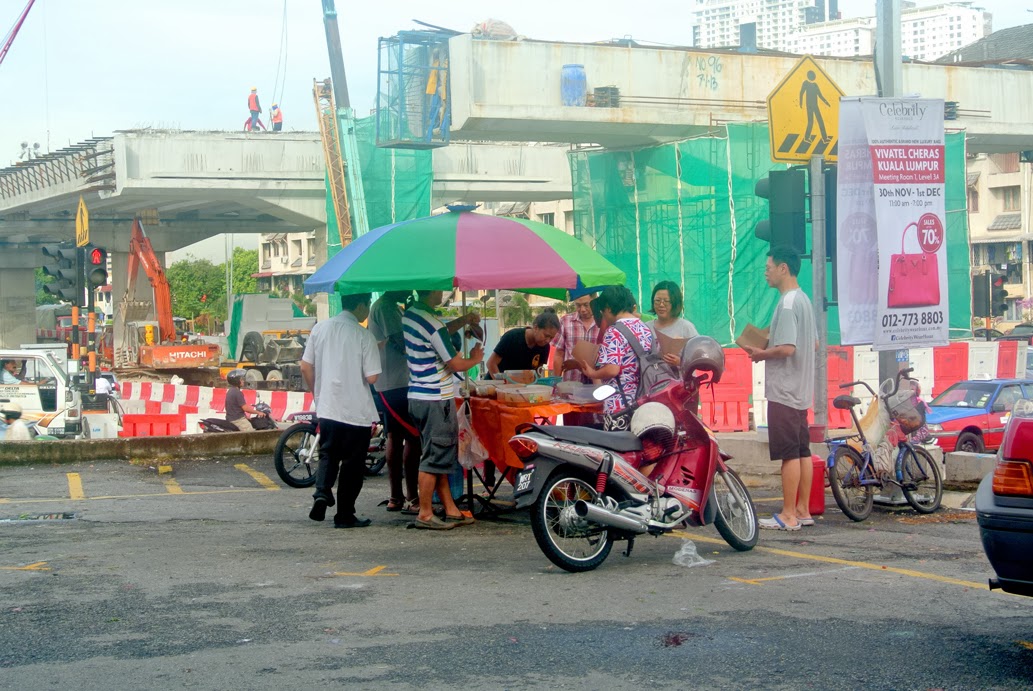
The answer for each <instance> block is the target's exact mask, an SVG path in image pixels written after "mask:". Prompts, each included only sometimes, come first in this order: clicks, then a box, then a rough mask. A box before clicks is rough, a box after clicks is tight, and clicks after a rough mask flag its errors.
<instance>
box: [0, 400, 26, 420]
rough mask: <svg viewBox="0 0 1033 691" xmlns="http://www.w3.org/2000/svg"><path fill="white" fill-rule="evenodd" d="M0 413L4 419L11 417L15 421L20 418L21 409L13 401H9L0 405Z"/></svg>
mask: <svg viewBox="0 0 1033 691" xmlns="http://www.w3.org/2000/svg"><path fill="white" fill-rule="evenodd" d="M0 413H2V414H3V416H4V417H11V418H14V419H15V420H17V419H18V418H20V417H21V416H22V407H21V406H20V405H19V404H17V403H15V402H14V401H10V402H8V403H4V404H3V405H0Z"/></svg>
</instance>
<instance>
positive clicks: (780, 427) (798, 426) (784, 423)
mask: <svg viewBox="0 0 1033 691" xmlns="http://www.w3.org/2000/svg"><path fill="white" fill-rule="evenodd" d="M768 454H769V455H770V457H771V460H773V461H790V460H792V459H794V458H810V457H811V432H810V428H809V426H808V424H807V411H806V410H797V409H796V408H790V407H789V406H787V405H782V404H781V403H775V402H774V401H768Z"/></svg>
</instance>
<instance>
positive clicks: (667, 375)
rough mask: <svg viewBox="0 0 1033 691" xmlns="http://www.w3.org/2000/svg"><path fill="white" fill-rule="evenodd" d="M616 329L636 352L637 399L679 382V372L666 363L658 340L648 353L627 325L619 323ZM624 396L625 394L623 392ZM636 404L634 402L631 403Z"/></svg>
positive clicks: (654, 340)
mask: <svg viewBox="0 0 1033 691" xmlns="http://www.w3.org/2000/svg"><path fill="white" fill-rule="evenodd" d="M614 327H615V328H616V329H617V331H619V332H620V333H621V335H622V336H624V338H625V339H626V340H627V341H628V344H629V345H630V346H631V349H632V350H633V351H635V357H636V358H637V359H638V390H637V391H636V392H635V399H636V400H638V399H640V398H643V397H644V396H649V395H650V394H653V393H656V392H657V391H659V390H661V389H663V388H664V387H666V386H667V385H668V384H670V383H671V382H672V381H677V379H678V372H677V371H675V369H674V367H672V366H671V365H669V364H667V363H666V362H664V356H663V353H661V352H660V348H659V346H658V345H657V339H655V338H654V339H653V348H652V350H650V351H649V352H648V353H647V352H646V350H645V348H643V347H642V343H641V342H640V341H639V340H638V337H636V336H635V334H634V333H632V331H631V329H629V328H628V327H627V326H626V325H624V324H621V323H620V322H617V323H616V324H614ZM618 388H620V387H618ZM622 395H623V392H622ZM631 403H634V401H631Z"/></svg>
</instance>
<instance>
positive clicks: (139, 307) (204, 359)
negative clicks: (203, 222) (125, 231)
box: [115, 218, 221, 381]
mask: <svg viewBox="0 0 1033 691" xmlns="http://www.w3.org/2000/svg"><path fill="white" fill-rule="evenodd" d="M141 267H143V269H144V271H145V272H146V274H147V279H148V280H149V281H150V282H151V287H152V288H153V289H154V302H153V303H150V302H146V301H144V302H139V301H135V300H133V296H134V295H135V294H136V279H137V274H138V273H139V271H140V268H141ZM152 305H153V309H154V315H155V320H152V321H147V320H146V317H147V316H148V314H149V313H150V311H151V307H152ZM118 310H119V315H120V317H121V322H122V324H123V325H124V327H125V332H124V337H123V342H122V345H121V346H120V347H119V348H117V349H116V351H115V369H117V370H126V369H135V370H138V371H139V370H144V371H154V372H156V373H157V372H160V373H163V374H168V375H172V374H179V375H180V376H182V377H183V378H184V379H185V380H187V381H190V380H196V379H197V378H198V375H200V374H202V372H203V371H204V370H205V368H214V371H215V372H216V373H217V372H218V371H219V361H220V359H221V349H220V348H219V346H218V345H217V344H215V343H203V342H193V343H182V342H180V341H178V340H177V338H176V326H175V323H174V322H173V319H172V294H171V292H170V291H169V282H168V279H167V278H165V271H164V270H163V269H162V268H161V263H160V262H159V261H158V257H157V255H155V253H154V249H153V248H152V247H151V241H150V240H149V239H148V238H147V234H146V233H145V232H144V229H143V224H142V223H140V219H139V218H136V219H133V231H132V235H131V237H130V240H129V276H128V277H127V283H126V292H125V295H124V296H123V298H122V302H121V303H120V304H119V306H118Z"/></svg>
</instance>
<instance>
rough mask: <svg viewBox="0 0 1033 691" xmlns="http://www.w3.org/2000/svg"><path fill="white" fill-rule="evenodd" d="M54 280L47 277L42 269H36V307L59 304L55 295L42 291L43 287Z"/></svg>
mask: <svg viewBox="0 0 1033 691" xmlns="http://www.w3.org/2000/svg"><path fill="white" fill-rule="evenodd" d="M53 280H54V277H53V276H47V275H46V274H45V273H43V269H41V268H37V269H36V304H37V305H56V304H58V303H60V302H61V300H59V299H58V297H57V296H56V295H53V294H51V293H48V292H47V291H46V290H44V288H43V286H45V285H46V284H48V283H51V282H52V281H53Z"/></svg>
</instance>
